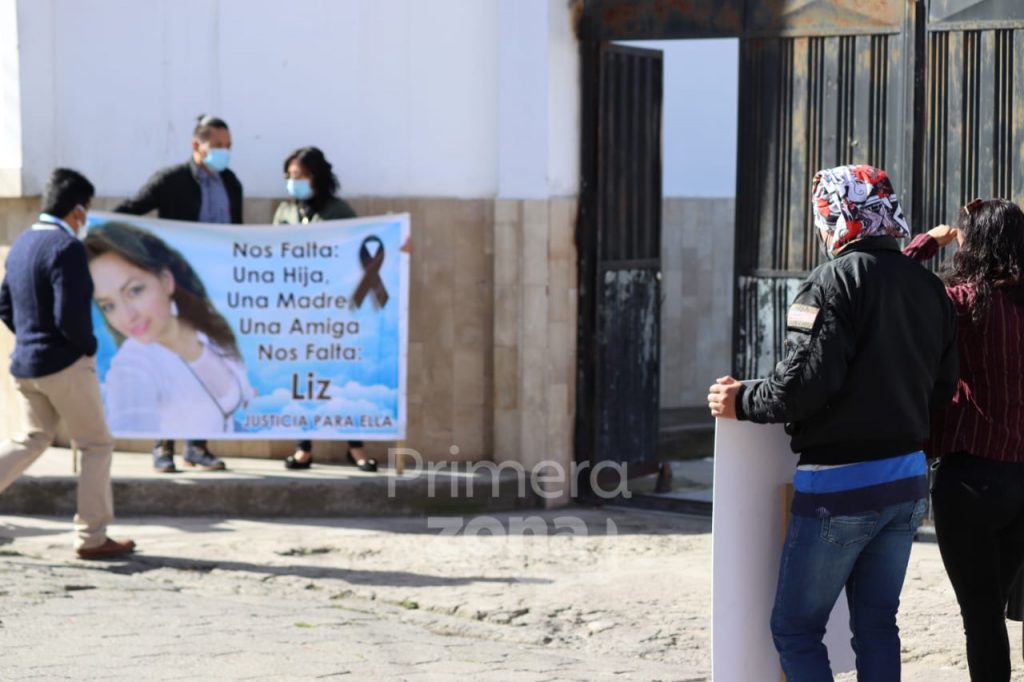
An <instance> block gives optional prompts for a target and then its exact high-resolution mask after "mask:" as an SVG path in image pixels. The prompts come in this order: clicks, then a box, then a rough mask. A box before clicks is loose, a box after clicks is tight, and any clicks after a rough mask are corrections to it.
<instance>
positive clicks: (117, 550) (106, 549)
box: [76, 538, 135, 559]
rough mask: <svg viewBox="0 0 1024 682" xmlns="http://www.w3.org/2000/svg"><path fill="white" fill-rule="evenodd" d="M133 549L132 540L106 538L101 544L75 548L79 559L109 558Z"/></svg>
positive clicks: (133, 543)
mask: <svg viewBox="0 0 1024 682" xmlns="http://www.w3.org/2000/svg"><path fill="white" fill-rule="evenodd" d="M134 551H135V541H134V540H122V541H120V542H118V541H117V540H114V539H111V538H107V539H106V540H105V541H104V542H103V544H102V545H97V546H96V547H82V548H81V549H79V550H76V554H78V558H79V559H111V558H113V557H117V556H121V555H122V554H131V553H132V552H134Z"/></svg>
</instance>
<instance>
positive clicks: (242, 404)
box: [84, 212, 409, 440]
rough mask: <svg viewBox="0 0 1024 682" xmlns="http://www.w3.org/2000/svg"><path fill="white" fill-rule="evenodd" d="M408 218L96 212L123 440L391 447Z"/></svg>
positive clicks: (399, 399) (90, 241) (98, 298)
mask: <svg viewBox="0 0 1024 682" xmlns="http://www.w3.org/2000/svg"><path fill="white" fill-rule="evenodd" d="M408 237H409V216H408V214H399V215H387V216H380V217H368V218H357V219H352V220H333V221H324V222H315V223H309V224H303V225H273V226H271V225H220V224H203V223H187V222H177V221H170V220H158V219H155V218H144V217H138V216H129V215H120V214H111V213H100V212H93V213H90V220H89V228H88V231H87V233H86V235H85V236H84V243H85V246H86V251H87V253H88V254H89V257H90V262H89V267H90V272H91V273H92V277H93V282H94V284H95V294H94V300H95V305H94V311H93V321H94V327H95V331H96V336H97V339H98V340H99V351H98V353H97V363H96V364H97V373H98V376H99V380H100V384H101V387H102V389H103V399H104V409H105V411H106V415H107V419H108V422H109V423H110V427H111V431H112V432H113V433H114V435H115V436H117V437H121V438H144V437H145V438H148V437H154V438H218V437H219V438H224V437H230V438H232V439H295V438H309V439H320V440H400V439H402V438H404V437H405V428H406V352H407V338H408V333H407V328H408V324H407V323H408V279H409V277H408V271H409V263H408V254H407V253H405V252H403V250H402V247H403V245H404V244H406V243H407V240H408Z"/></svg>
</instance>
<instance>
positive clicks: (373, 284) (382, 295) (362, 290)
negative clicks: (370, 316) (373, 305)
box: [352, 236, 388, 309]
mask: <svg viewBox="0 0 1024 682" xmlns="http://www.w3.org/2000/svg"><path fill="white" fill-rule="evenodd" d="M374 242H376V244H377V254H376V255H374V256H371V255H370V250H369V249H368V248H366V245H367V244H371V243H374ZM359 264H360V265H362V266H363V278H362V279H361V280H360V281H359V285H358V286H357V287H356V291H355V293H354V294H352V307H353V308H357V309H358V308H359V307H360V306H362V305H363V299H365V298H366V295H367V294H369V293H370V292H371V291H372V292H373V296H374V298H375V299H376V302H377V308H378V309H379V308H383V307H384V304H385V303H387V302H388V290H387V289H385V288H384V282H382V281H381V279H380V268H381V266H382V265H383V264H384V242H382V241H381V240H380V238H379V237H373V236H370V237H367V238H366V239H364V240H363V244H362V246H360V247H359Z"/></svg>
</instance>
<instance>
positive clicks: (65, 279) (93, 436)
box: [0, 168, 135, 559]
mask: <svg viewBox="0 0 1024 682" xmlns="http://www.w3.org/2000/svg"><path fill="white" fill-rule="evenodd" d="M93 193H94V190H93V186H92V183H91V182H89V181H88V180H87V179H86V178H85V176H83V175H82V174H80V173H77V172H75V171H73V170H71V169H68V168H58V169H57V170H55V171H54V172H53V174H52V175H51V176H50V181H49V183H48V184H47V186H46V193H45V195H44V196H43V213H42V214H40V216H39V220H38V221H37V222H36V223H35V224H34V225H33V226H32V227H31V228H30V229H29V230H26V231H25V232H23V233H22V234H21V235H20V236H19V237H18V238H17V240H15V242H14V245H13V246H11V251H10V253H9V254H8V256H7V271H6V272H5V273H4V280H3V284H0V319H2V320H3V322H4V324H5V325H7V327H8V328H9V329H10V330H11V331H12V332H14V337H15V341H14V352H13V353H12V354H11V374H12V375H13V376H14V384H15V388H16V389H17V392H18V401H17V402H18V407H20V409H21V412H22V427H23V428H22V431H21V432H19V433H18V434H17V435H16V436H15V437H14V438H12V439H11V440H9V441H7V442H6V443H3V444H0V491H2V490H4V489H6V488H7V486H9V485H10V484H11V483H13V482H14V481H15V480H16V479H17V478H18V476H20V475H21V473H22V472H23V471H25V469H27V468H28V467H29V465H31V464H32V462H34V461H35V460H36V459H37V458H38V457H39V455H41V454H43V451H44V450H46V448H48V447H49V446H50V443H51V442H53V435H54V432H55V431H56V430H57V422H58V420H60V419H63V420H64V423H65V424H66V425H67V428H68V432H69V433H70V435H71V439H72V440H74V441H75V443H76V444H77V445H78V447H79V448H81V450H82V472H81V474H80V475H79V477H78V511H77V513H76V514H75V530H76V540H75V549H76V551H77V552H78V556H80V557H82V558H83V559H103V558H109V557H114V556H118V555H121V554H126V553H128V552H131V551H132V550H133V549H134V547H135V543H134V542H132V541H131V540H125V541H121V542H118V541H117V540H112V539H110V538H109V537H107V525H108V524H109V523H110V522H111V521H112V520H113V518H114V501H113V493H112V491H111V486H110V461H111V454H112V453H113V451H114V439H113V437H112V436H111V435H110V431H109V430H108V429H107V421H106V419H105V418H104V416H103V400H102V398H101V397H100V385H99V382H98V381H97V379H96V337H95V336H94V335H93V331H92V291H93V289H92V278H91V277H90V276H89V264H88V262H87V260H86V257H85V249H84V248H83V247H82V243H81V242H80V241H78V238H77V235H78V233H79V231H81V230H82V228H83V226H84V225H85V223H86V213H87V211H88V209H89V204H90V202H91V201H92V196H93Z"/></svg>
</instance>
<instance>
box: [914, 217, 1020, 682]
mask: <svg viewBox="0 0 1024 682" xmlns="http://www.w3.org/2000/svg"><path fill="white" fill-rule="evenodd" d="M954 240H956V241H957V242H958V243H959V246H960V248H959V251H958V252H957V253H956V255H955V256H954V257H953V268H952V272H951V274H950V275H949V276H948V277H947V279H946V293H947V294H948V295H949V298H950V300H951V301H952V302H953V304H954V306H955V307H956V311H957V317H958V320H959V351H960V381H959V383H958V384H957V389H956V395H955V396H954V398H953V402H952V404H951V405H950V407H949V409H948V410H946V411H945V413H944V414H943V415H942V416H941V418H940V419H939V420H938V421H937V423H936V424H935V425H934V428H933V430H932V439H931V443H930V446H929V448H928V454H929V455H930V456H932V457H940V459H939V466H938V470H937V472H936V475H935V483H934V488H933V490H932V505H933V509H934V511H935V532H936V537H937V539H938V541H939V550H940V552H941V553H942V562H943V564H944V565H945V567H946V572H947V573H948V574H949V580H950V582H951V583H952V584H953V590H954V592H956V598H957V601H958V602H959V603H960V613H961V615H962V617H963V621H964V630H965V632H966V635H967V664H968V667H969V669H970V673H971V679H972V680H974V681H975V682H978V681H981V680H983V681H984V682H1000V681H1005V680H1009V679H1010V646H1009V641H1008V639H1007V635H1006V622H1005V615H1004V614H1005V609H1006V603H1007V596H1008V594H1009V591H1010V586H1011V585H1012V584H1013V582H1014V579H1015V577H1016V576H1017V574H1018V573H1019V572H1020V568H1021V565H1022V564H1024V280H1022V276H1024V212H1022V211H1021V209H1020V208H1019V207H1018V206H1017V205H1016V204H1014V203H1012V202H1010V201H1007V200H1005V199H987V200H981V199H976V200H974V201H972V202H971V203H969V204H968V205H967V206H965V207H964V208H963V209H962V210H961V212H960V215H959V218H958V220H957V224H956V227H949V226H946V225H940V226H938V227H936V228H934V229H932V230H931V231H929V232H927V233H926V234H920V235H918V236H917V237H915V238H914V240H913V241H911V243H910V244H909V245H908V246H907V247H906V248H905V249H904V253H905V254H907V255H908V256H910V257H911V258H914V259H916V260H927V259H929V258H931V257H932V256H934V255H935V254H936V253H937V252H938V251H939V249H941V248H942V247H943V246H945V245H947V244H949V243H951V242H953V241H954Z"/></svg>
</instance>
